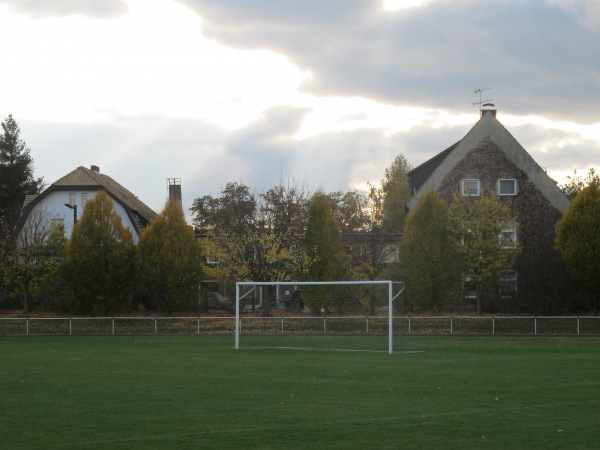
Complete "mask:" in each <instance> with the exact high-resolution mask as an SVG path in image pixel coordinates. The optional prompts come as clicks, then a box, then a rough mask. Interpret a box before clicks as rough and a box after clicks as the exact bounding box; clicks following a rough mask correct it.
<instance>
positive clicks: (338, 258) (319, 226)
mask: <svg viewBox="0 0 600 450" xmlns="http://www.w3.org/2000/svg"><path fill="white" fill-rule="evenodd" d="M304 248H305V250H306V253H307V255H308V261H309V262H308V265H307V267H306V270H305V271H304V273H303V274H302V275H301V276H302V278H303V279H305V280H307V281H334V280H338V279H339V278H340V276H341V274H342V273H343V262H344V248H343V246H342V233H341V231H340V226H339V224H338V222H337V220H336V218H335V217H334V215H333V211H332V205H331V201H330V200H329V198H328V196H327V195H325V194H324V193H322V192H316V193H315V194H314V195H313V196H312V199H311V201H310V205H309V206H308V221H307V224H306V232H305V234H304ZM311 291H312V289H311ZM330 301H331V299H330V298H321V297H319V295H318V294H316V293H313V292H308V291H305V299H304V302H305V304H306V305H307V306H309V307H310V308H311V309H312V310H313V312H317V311H318V310H319V308H320V307H321V306H322V305H324V306H328V304H329V303H330Z"/></svg>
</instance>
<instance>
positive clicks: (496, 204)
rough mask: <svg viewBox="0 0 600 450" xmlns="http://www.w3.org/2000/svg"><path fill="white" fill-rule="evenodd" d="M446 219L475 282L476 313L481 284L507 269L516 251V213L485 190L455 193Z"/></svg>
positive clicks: (517, 249) (478, 310)
mask: <svg viewBox="0 0 600 450" xmlns="http://www.w3.org/2000/svg"><path fill="white" fill-rule="evenodd" d="M448 219H449V225H450V230H451V232H452V234H453V235H454V238H455V248H456V251H457V253H458V255H459V256H460V258H461V260H462V261H463V263H464V269H465V270H466V271H468V273H469V274H470V275H469V276H470V277H471V278H472V279H473V280H474V282H475V284H476V287H477V312H478V313H481V310H482V301H481V297H482V289H481V287H482V284H483V283H485V282H486V281H488V280H490V279H492V278H497V277H499V275H500V273H501V272H502V271H503V270H509V269H510V268H511V267H512V266H513V264H514V263H515V260H516V258H517V256H518V254H519V251H520V248H519V245H518V243H517V239H516V237H517V232H518V221H517V215H516V213H515V212H514V211H513V210H512V209H511V208H510V206H509V205H508V203H505V202H504V201H501V200H500V198H499V197H498V196H497V195H496V194H495V193H494V192H492V191H488V192H484V193H483V194H482V195H481V196H462V195H460V194H458V193H455V194H454V198H453V202H452V204H451V205H450V207H449V210H448Z"/></svg>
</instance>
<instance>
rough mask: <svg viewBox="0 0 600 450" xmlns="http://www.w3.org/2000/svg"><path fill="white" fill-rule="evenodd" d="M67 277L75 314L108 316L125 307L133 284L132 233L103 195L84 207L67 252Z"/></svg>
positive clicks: (134, 250) (133, 248)
mask: <svg viewBox="0 0 600 450" xmlns="http://www.w3.org/2000/svg"><path fill="white" fill-rule="evenodd" d="M65 263H66V269H67V270H66V273H67V275H68V277H69V282H70V284H71V286H72V288H73V290H74V292H75V296H76V301H77V304H76V307H75V309H76V312H84V313H89V312H91V313H94V314H107V313H109V312H113V311H116V310H118V309H119V308H123V307H126V306H129V305H128V303H127V302H128V301H129V300H130V298H131V294H132V291H133V287H134V284H135V274H136V270H135V269H136V247H135V244H134V242H133V236H132V234H131V231H129V229H128V228H126V227H125V226H124V225H123V222H122V220H121V216H119V214H118V213H117V211H116V210H115V208H114V205H113V201H112V199H111V198H110V197H109V195H108V194H107V193H106V192H105V191H99V192H98V193H97V194H96V195H95V196H94V198H92V199H91V200H88V201H87V203H86V204H85V208H84V210H83V214H82V215H81V218H80V220H79V221H78V222H77V224H75V226H74V227H73V233H72V235H71V239H70V240H69V242H68V245H67V249H66V261H65Z"/></svg>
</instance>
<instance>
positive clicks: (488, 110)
mask: <svg viewBox="0 0 600 450" xmlns="http://www.w3.org/2000/svg"><path fill="white" fill-rule="evenodd" d="M482 106H483V108H482V109H481V117H483V116H484V115H486V114H491V115H492V116H494V117H496V105H494V104H493V103H484V104H483V105H482ZM484 108H485V109H484Z"/></svg>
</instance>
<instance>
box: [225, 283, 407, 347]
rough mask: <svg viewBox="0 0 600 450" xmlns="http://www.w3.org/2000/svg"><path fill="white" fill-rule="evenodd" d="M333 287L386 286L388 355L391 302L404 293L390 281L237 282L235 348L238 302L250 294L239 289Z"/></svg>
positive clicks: (391, 334) (237, 339)
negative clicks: (394, 288)
mask: <svg viewBox="0 0 600 450" xmlns="http://www.w3.org/2000/svg"><path fill="white" fill-rule="evenodd" d="M394 284H399V285H400V290H399V291H398V292H396V293H395V294H394V292H393V285H394ZM335 285H387V287H388V353H390V354H391V353H392V351H393V331H394V329H393V315H394V313H393V308H392V304H393V301H394V300H395V299H396V298H397V297H398V296H399V295H400V294H401V293H402V292H403V291H404V283H403V282H393V281H390V280H375V281H374V280H366V281H238V282H236V283H235V348H236V350H237V349H239V348H240V328H241V327H240V323H241V321H240V300H241V299H243V298H244V297H245V296H246V295H248V294H250V293H251V292H252V291H253V289H250V290H249V291H247V292H246V293H244V294H243V295H242V296H241V297H240V287H242V286H250V287H252V288H255V287H257V286H335Z"/></svg>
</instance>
